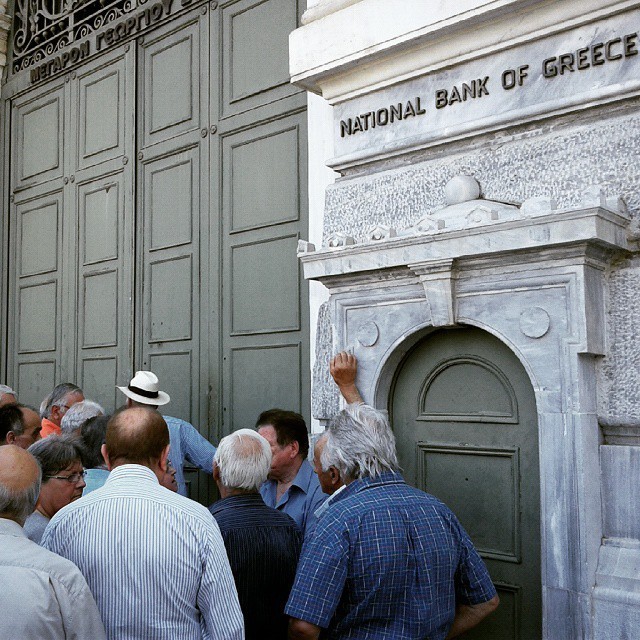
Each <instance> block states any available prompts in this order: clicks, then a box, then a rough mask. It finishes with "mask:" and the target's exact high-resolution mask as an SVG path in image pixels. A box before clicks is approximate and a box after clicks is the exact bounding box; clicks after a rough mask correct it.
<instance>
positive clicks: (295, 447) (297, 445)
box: [289, 440, 300, 458]
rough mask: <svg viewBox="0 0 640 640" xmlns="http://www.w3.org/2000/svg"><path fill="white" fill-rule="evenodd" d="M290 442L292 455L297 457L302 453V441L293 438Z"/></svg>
mask: <svg viewBox="0 0 640 640" xmlns="http://www.w3.org/2000/svg"><path fill="white" fill-rule="evenodd" d="M289 444H290V445H291V451H292V452H293V453H292V454H291V457H292V458H295V457H296V456H297V455H298V454H299V453H300V443H299V442H298V441H297V440H292V441H291V442H290V443H289Z"/></svg>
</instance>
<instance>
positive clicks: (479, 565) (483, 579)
mask: <svg viewBox="0 0 640 640" xmlns="http://www.w3.org/2000/svg"><path fill="white" fill-rule="evenodd" d="M495 594H496V590H495V588H494V586H493V584H492V582H491V578H490V577H489V573H488V572H487V569H486V567H485V565H484V563H483V562H482V560H481V559H480V556H479V555H478V553H477V552H476V550H475V549H474V547H473V544H472V543H471V540H470V539H469V536H468V535H467V533H466V532H465V531H464V529H463V528H462V525H461V524H460V523H459V522H458V519H457V518H456V517H455V515H454V514H453V513H452V512H451V511H450V510H449V508H448V507H446V506H445V505H444V504H443V503H442V502H440V501H439V500H437V499H436V498H434V497H433V496H431V495H429V494H427V493H424V492H422V491H419V490H418V489H414V488H413V487H409V486H408V485H406V484H405V482H404V480H403V479H402V476H401V475H400V474H397V473H390V472H389V473H384V474H382V475H380V476H378V477H376V478H364V479H360V480H356V481H354V482H352V483H351V484H349V485H348V486H347V488H346V489H345V490H344V491H342V493H341V494H340V495H339V496H338V497H337V498H336V500H335V502H334V504H332V505H331V507H330V508H329V509H328V510H327V512H326V513H325V514H324V515H323V516H322V517H321V518H320V519H319V520H318V523H317V526H316V529H315V532H314V534H313V535H312V536H310V537H309V538H308V539H307V540H305V544H304V547H303V550H302V557H301V559H300V564H299V565H298V571H297V574H296V579H295V582H294V585H293V588H292V590H291V595H290V596H289V601H288V602H287V606H286V608H285V612H286V613H287V614H288V615H290V616H292V617H294V618H299V619H301V620H305V621H307V622H310V623H312V624H315V625H317V626H319V627H322V628H324V629H327V631H326V632H324V634H323V636H322V637H323V638H333V639H336V638H340V639H346V638H349V639H353V640H356V639H357V640H363V639H365V638H367V639H374V638H375V640H383V639H389V640H403V639H425V638H428V639H429V640H442V639H444V638H445V637H446V635H447V632H448V630H449V627H450V626H451V623H452V622H453V618H454V615H455V609H456V604H479V603H481V602H486V601H487V600H490V599H491V598H493V597H494V596H495Z"/></svg>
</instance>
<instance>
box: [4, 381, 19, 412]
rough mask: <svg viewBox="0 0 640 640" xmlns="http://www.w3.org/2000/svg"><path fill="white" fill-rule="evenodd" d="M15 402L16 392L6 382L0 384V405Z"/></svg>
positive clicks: (16, 399)
mask: <svg viewBox="0 0 640 640" xmlns="http://www.w3.org/2000/svg"><path fill="white" fill-rule="evenodd" d="M16 402H18V394H17V393H16V392H15V391H14V390H13V389H12V388H11V387H8V386H7V385H6V384H0V407H4V406H5V405H7V404H16Z"/></svg>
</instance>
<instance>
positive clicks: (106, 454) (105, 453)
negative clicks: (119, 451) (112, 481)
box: [100, 444, 112, 471]
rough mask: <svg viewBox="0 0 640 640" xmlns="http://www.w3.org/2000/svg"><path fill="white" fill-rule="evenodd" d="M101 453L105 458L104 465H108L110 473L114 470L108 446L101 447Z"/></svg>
mask: <svg viewBox="0 0 640 640" xmlns="http://www.w3.org/2000/svg"><path fill="white" fill-rule="evenodd" d="M100 453H101V454H102V457H103V458H104V463H105V464H106V465H107V469H108V470H109V471H111V470H112V467H111V462H110V461H109V453H108V452H107V445H106V444H103V445H102V447H100Z"/></svg>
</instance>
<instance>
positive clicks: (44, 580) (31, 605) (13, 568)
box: [0, 445, 105, 640]
mask: <svg viewBox="0 0 640 640" xmlns="http://www.w3.org/2000/svg"><path fill="white" fill-rule="evenodd" d="M39 489H40V469H39V467H38V463H37V462H36V461H35V460H34V458H33V456H32V455H31V454H29V453H27V452H26V451H24V450H23V449H21V448H19V447H16V446H15V445H8V446H6V447H0V583H1V584H2V590H0V610H1V611H2V615H1V616H0V638H16V639H18V638H20V639H25V640H26V639H28V638H37V639H38V640H60V638H67V640H86V639H87V638H91V640H104V638H105V633H104V627H103V625H102V621H101V620H100V613H99V611H98V608H97V607H96V603H95V601H94V599H93V596H92V595H91V592H90V591H89V587H88V586H87V583H86V582H85V580H84V578H83V577H82V574H81V573H80V571H78V568H77V567H76V566H75V565H74V564H73V563H72V562H69V561H68V560H65V559H64V558H60V557H59V556H57V555H56V554H54V553H51V552H50V551H47V550H46V549H42V548H41V547H39V546H38V545H37V544H35V543H34V542H31V541H30V540H28V539H27V538H26V536H25V535H24V531H23V530H22V525H23V524H24V521H25V518H26V517H27V515H28V514H29V513H31V512H32V511H33V508H34V506H35V503H36V499H37V497H38V490H39Z"/></svg>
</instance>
